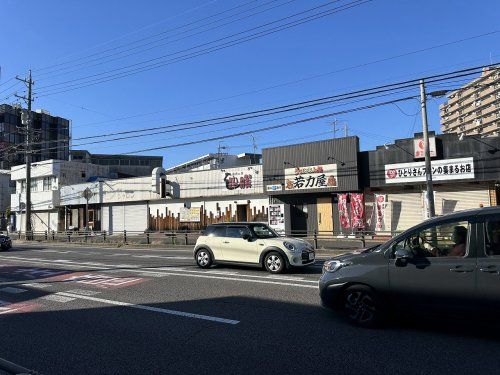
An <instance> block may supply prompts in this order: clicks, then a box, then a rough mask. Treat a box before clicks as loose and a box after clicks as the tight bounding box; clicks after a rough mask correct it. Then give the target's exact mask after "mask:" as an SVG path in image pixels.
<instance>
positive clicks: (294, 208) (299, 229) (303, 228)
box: [290, 204, 307, 236]
mask: <svg viewBox="0 0 500 375" xmlns="http://www.w3.org/2000/svg"><path fill="white" fill-rule="evenodd" d="M290 218H291V224H292V225H291V229H292V236H305V235H307V204H292V205H290Z"/></svg>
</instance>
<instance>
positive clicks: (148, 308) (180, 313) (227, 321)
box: [57, 292, 240, 325]
mask: <svg viewBox="0 0 500 375" xmlns="http://www.w3.org/2000/svg"><path fill="white" fill-rule="evenodd" d="M57 294H58V295H60V296H65V297H71V298H78V299H84V300H88V301H93V302H100V303H105V304H108V305H114V306H124V307H130V308H133V309H139V310H146V311H153V312H158V313H162V314H169V315H176V316H182V317H185V318H192V319H201V320H209V321H212V322H217V323H225V324H233V325H234V324H238V323H239V322H240V321H239V320H232V319H225V318H219V317H216V316H210V315H202V314H193V313H188V312H184V311H177V310H169V309H162V308H160V307H153V306H147V305H137V304H133V303H128V302H120V301H112V300H109V299H103V298H96V297H90V296H82V295H79V294H72V293H66V292H59V293H57Z"/></svg>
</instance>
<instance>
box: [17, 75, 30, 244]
mask: <svg viewBox="0 0 500 375" xmlns="http://www.w3.org/2000/svg"><path fill="white" fill-rule="evenodd" d="M16 79H17V80H18V81H21V82H24V83H25V84H26V85H27V87H28V96H20V95H17V94H15V96H16V97H17V98H19V99H23V100H24V101H25V102H26V103H27V105H28V110H27V113H26V115H25V116H21V117H24V118H23V125H25V126H26V130H25V132H26V134H25V138H26V151H25V161H26V239H27V240H31V230H32V227H31V128H32V126H31V121H32V116H31V103H32V102H33V97H32V86H33V79H32V78H31V69H30V71H29V75H28V79H25V78H19V77H17V76H16ZM28 233H29V234H28Z"/></svg>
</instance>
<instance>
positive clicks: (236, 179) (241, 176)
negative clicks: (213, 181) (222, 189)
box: [224, 171, 253, 190]
mask: <svg viewBox="0 0 500 375" xmlns="http://www.w3.org/2000/svg"><path fill="white" fill-rule="evenodd" d="M252 178H253V175H252V173H250V172H249V171H237V172H225V173H224V182H225V184H226V189H227V190H245V189H251V188H252Z"/></svg>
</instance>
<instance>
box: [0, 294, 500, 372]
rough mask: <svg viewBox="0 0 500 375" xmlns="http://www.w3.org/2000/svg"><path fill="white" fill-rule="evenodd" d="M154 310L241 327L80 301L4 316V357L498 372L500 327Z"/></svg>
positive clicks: (82, 363) (311, 312)
mask: <svg viewBox="0 0 500 375" xmlns="http://www.w3.org/2000/svg"><path fill="white" fill-rule="evenodd" d="M37 292H38V291H37ZM39 293H43V292H39ZM116 298H117V299H119V297H116ZM42 303H43V302H42ZM147 305H148V306H150V307H153V308H155V309H164V310H167V311H172V310H174V311H181V312H188V313H195V314H205V315H208V316H215V317H221V318H225V319H234V320H238V321H239V323H238V324H223V323H220V322H214V321H208V320H201V319H193V318H191V317H179V316H175V315H171V314H169V313H164V312H161V311H164V310H161V311H145V310H138V309H136V308H132V307H125V306H107V305H106V304H105V303H99V302H92V301H88V300H78V299H76V300H74V301H71V302H68V303H65V304H59V305H56V307H57V308H58V309H57V310H54V307H53V305H52V307H51V308H52V310H51V311H47V310H46V311H43V310H38V311H31V312H25V313H13V314H4V315H0V323H1V325H2V335H0V357H3V358H6V359H9V360H11V361H13V362H16V363H19V364H22V365H23V366H26V367H29V368H33V369H35V370H38V371H41V372H42V373H46V374H68V373H71V374H94V373H99V374H153V373H154V374H202V373H203V374H229V373H231V374H236V373H237V374H243V373H248V374H256V373H263V374H286V373H295V374H302V373H303V374H313V373H315V374H322V373H325V374H326V373H332V372H337V373H342V374H360V373H380V374H387V373H405V374H413V373H426V374H432V373H439V374H457V373H478V372H480V371H481V372H488V373H494V372H495V371H496V369H497V368H498V367H495V366H497V365H498V357H497V356H496V355H494V353H498V352H499V351H500V340H499V339H498V337H500V336H499V335H500V328H499V327H493V328H491V327H490V328H489V330H488V332H485V331H483V330H479V329H478V326H477V324H475V323H473V322H471V321H461V322H457V323H453V324H451V322H445V323H444V324H443V323H442V321H441V322H439V323H437V324H435V325H429V324H428V323H424V322H423V321H420V320H419V323H418V324H409V326H408V327H404V326H401V325H398V326H392V327H389V328H386V329H379V330H368V329H361V328H356V327H353V326H350V325H348V324H346V323H345V322H344V321H343V320H342V319H340V318H338V317H337V316H336V315H334V314H332V313H331V312H330V311H328V310H325V309H323V308H321V307H319V306H317V305H309V304H301V303H293V302H283V301H273V300H268V299H265V298H249V297H245V296H231V297H219V298H204V299H192V300H179V301H174V302H164V303H148V304H147ZM452 327H453V329H452ZM333 370H335V371H333Z"/></svg>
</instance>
